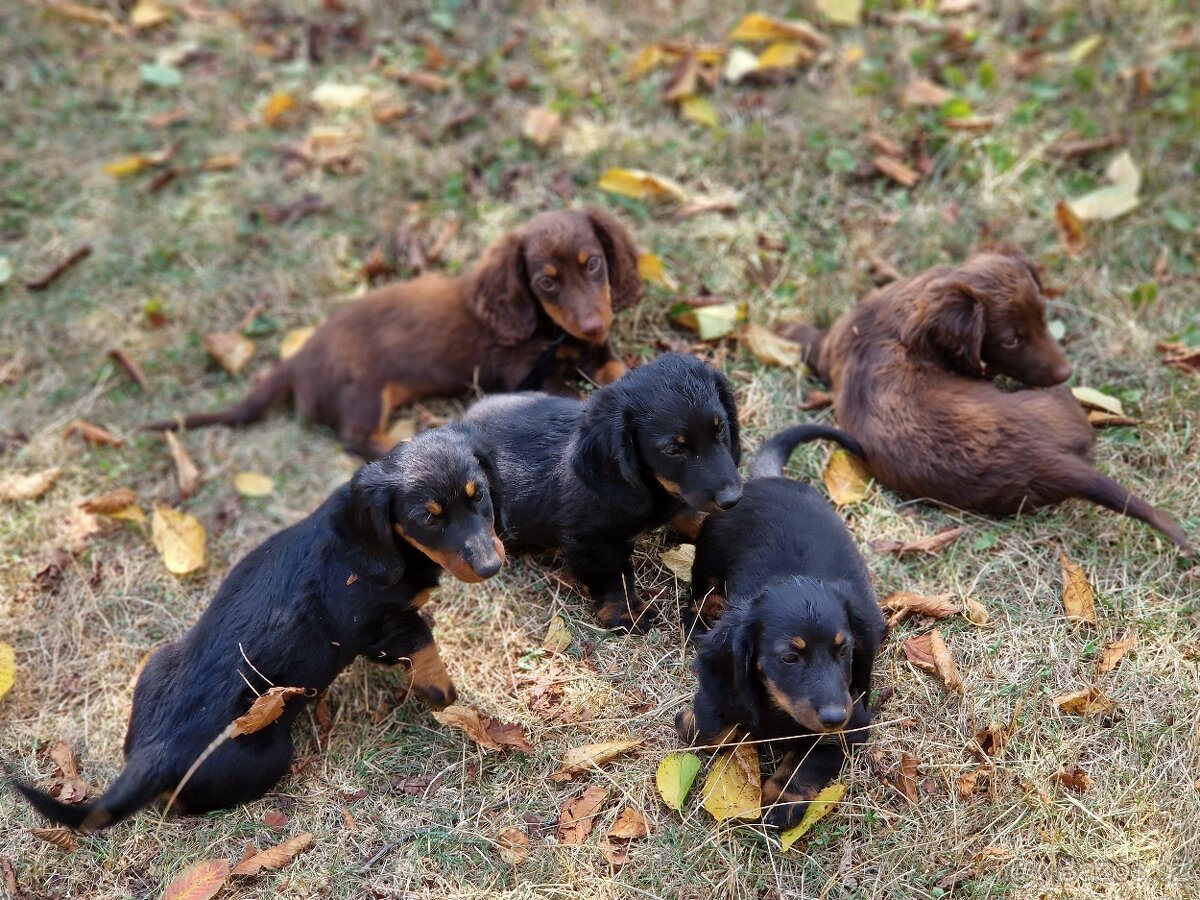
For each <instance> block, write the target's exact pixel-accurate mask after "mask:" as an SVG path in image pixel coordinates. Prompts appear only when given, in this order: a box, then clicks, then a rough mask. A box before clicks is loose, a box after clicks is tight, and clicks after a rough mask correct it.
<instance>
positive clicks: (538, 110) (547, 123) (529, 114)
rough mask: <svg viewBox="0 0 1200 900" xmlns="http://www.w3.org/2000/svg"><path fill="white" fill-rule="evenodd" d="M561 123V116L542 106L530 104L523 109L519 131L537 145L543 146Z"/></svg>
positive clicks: (551, 137)
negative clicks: (522, 118)
mask: <svg viewBox="0 0 1200 900" xmlns="http://www.w3.org/2000/svg"><path fill="white" fill-rule="evenodd" d="M561 125H562V116H560V115H559V114H558V113H556V112H554V111H553V110H550V109H546V108H545V107H543V106H532V107H530V108H529V109H528V110H526V111H525V118H524V120H522V122H521V132H522V134H524V135H525V137H527V138H529V140H531V141H532V142H533V143H534V144H536V145H537V146H539V147H545V146H546V145H547V144H549V143H550V141H552V140H553V139H554V136H555V135H556V134H557V133H558V129H559V126H561Z"/></svg>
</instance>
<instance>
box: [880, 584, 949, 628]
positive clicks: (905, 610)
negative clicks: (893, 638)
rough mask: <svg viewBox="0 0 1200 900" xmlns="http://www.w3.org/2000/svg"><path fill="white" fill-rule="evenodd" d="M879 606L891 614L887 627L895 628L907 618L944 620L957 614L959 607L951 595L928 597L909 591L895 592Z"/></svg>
mask: <svg viewBox="0 0 1200 900" xmlns="http://www.w3.org/2000/svg"><path fill="white" fill-rule="evenodd" d="M880 605H881V606H882V607H883V608H884V609H886V610H890V611H891V612H892V614H893V615H892V617H891V619H889V620H888V625H890V626H893V627H894V626H896V625H898V624H899V623H900V622H903V621H904V620H905V619H907V618H908V617H909V616H913V615H916V616H929V617H930V618H931V619H944V618H946V617H947V616H952V615H954V614H955V613H957V612H959V611H960V609H961V607H959V605H958V601H957V600H955V599H954V595H953V594H934V595H932V596H930V597H925V596H922V595H921V594H913V593H911V592H909V591H896V592H895V593H894V594H890V595H889V596H887V597H885V598H884V599H883V601H882V602H881V603H880Z"/></svg>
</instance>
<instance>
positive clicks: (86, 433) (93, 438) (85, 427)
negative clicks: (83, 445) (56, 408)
mask: <svg viewBox="0 0 1200 900" xmlns="http://www.w3.org/2000/svg"><path fill="white" fill-rule="evenodd" d="M63 434H64V435H65V436H66V437H79V438H81V439H82V440H84V441H86V442H87V443H89V444H94V445H96V446H97V447H120V446H121V445H122V444H124V443H125V439H124V438H119V437H117V436H116V435H115V434H113V433H112V432H111V431H108V430H107V429H105V428H101V427H100V426H99V425H93V424H92V423H91V422H85V421H84V420H83V419H76V420H75V421H74V422H72V423H71V424H70V425H68V426H67V429H66V431H65V432H63Z"/></svg>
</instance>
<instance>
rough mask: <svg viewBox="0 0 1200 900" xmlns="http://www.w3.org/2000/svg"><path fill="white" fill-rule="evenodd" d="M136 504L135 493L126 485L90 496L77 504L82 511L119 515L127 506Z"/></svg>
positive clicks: (102, 514) (103, 514)
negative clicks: (96, 495)
mask: <svg viewBox="0 0 1200 900" xmlns="http://www.w3.org/2000/svg"><path fill="white" fill-rule="evenodd" d="M136 504H137V494H135V493H134V492H133V491H132V490H130V489H129V488H127V487H122V488H117V489H116V490H115V491H109V492H108V493H107V494H101V495H99V496H98V497H90V498H89V499H87V500H84V501H83V502H82V503H80V504H79V508H80V509H82V510H83V511H84V512H89V513H95V514H96V515H98V516H114V515H116V516H117V517H120V514H122V513H125V512H126V511H127V510H128V509H129V507H131V506H134V505H136Z"/></svg>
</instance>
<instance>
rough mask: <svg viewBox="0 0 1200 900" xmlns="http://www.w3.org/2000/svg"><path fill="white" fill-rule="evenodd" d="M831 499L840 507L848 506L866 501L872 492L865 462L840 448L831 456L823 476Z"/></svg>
mask: <svg viewBox="0 0 1200 900" xmlns="http://www.w3.org/2000/svg"><path fill="white" fill-rule="evenodd" d="M821 478H822V480H823V481H824V482H825V487H826V488H828V490H829V497H830V499H832V500H833V502H834V503H836V504H837V505H838V506H847V505H849V504H851V503H858V502H859V501H860V500H862V499H864V498H865V497H866V496H867V494H868V493H869V492H870V490H871V475H870V473H869V472H867V469H866V466H865V465H863V461H862V460H861V459H859V458H858V457H857V456H855V455H854V454H853V453H851V452H850V451H848V450H843V449H842V448H840V447H839V448H838V449H836V450H834V451H833V452H832V453H831V454H829V462H828V463H826V464H825V472H824V473H823V475H822V476H821Z"/></svg>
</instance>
